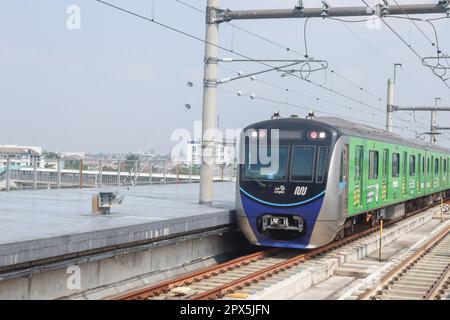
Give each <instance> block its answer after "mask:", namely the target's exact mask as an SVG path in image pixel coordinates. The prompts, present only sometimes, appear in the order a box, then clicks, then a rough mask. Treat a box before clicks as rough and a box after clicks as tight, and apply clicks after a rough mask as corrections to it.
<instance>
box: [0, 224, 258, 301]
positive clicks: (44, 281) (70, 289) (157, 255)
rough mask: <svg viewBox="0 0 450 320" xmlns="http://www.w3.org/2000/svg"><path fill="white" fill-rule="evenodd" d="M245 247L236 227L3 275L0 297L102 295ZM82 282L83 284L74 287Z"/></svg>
mask: <svg viewBox="0 0 450 320" xmlns="http://www.w3.org/2000/svg"><path fill="white" fill-rule="evenodd" d="M242 250H249V245H248V243H247V241H246V240H245V239H244V238H243V237H242V235H241V234H240V233H237V232H228V233H224V234H223V235H213V236H208V237H205V238H199V239H193V240H188V241H185V242H179V243H176V244H171V245H167V246H161V247H155V248H151V249H147V250H146V251H140V252H135V253H129V254H124V255H120V256H116V257H114V258H108V259H104V260H99V261H92V262H87V263H83V264H80V265H78V266H75V267H73V266H72V267H69V268H63V269H57V270H52V271H44V272H40V273H36V274H33V275H32V276H30V277H27V278H24V277H22V278H15V279H11V280H5V281H0V299H26V300H28V299H32V300H34V299H57V298H61V297H68V296H74V295H75V296H76V295H77V294H78V298H81V299H86V298H88V299H97V298H104V297H105V296H108V295H113V294H118V293H120V292H123V291H126V290H127V289H130V286H132V284H131V283H134V285H135V286H139V285H144V284H150V283H154V282H157V281H160V280H163V279H166V278H168V277H171V276H174V275H176V274H177V273H182V272H186V271H190V270H191V269H195V268H196V267H202V266H205V265H208V264H211V263H213V262H214V261H215V260H219V261H220V260H223V258H224V257H225V256H227V257H229V256H234V255H236V254H239V253H240V252H242ZM78 270H79V272H78ZM78 275H79V277H78ZM78 279H79V280H80V281H78ZM78 282H79V284H80V285H81V287H80V289H77V288H76V287H77V284H78Z"/></svg>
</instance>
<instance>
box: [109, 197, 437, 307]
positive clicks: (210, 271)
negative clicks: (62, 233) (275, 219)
mask: <svg viewBox="0 0 450 320" xmlns="http://www.w3.org/2000/svg"><path fill="white" fill-rule="evenodd" d="M436 206H437V205H429V206H426V207H424V208H421V209H418V210H415V211H413V212H410V213H408V214H406V215H405V216H403V217H401V218H398V219H395V220H391V221H389V222H388V223H386V224H385V226H386V227H388V226H391V225H394V224H396V223H397V222H400V221H403V220H405V219H407V218H410V217H412V216H415V215H417V214H419V213H422V212H424V211H426V210H428V209H430V208H433V207H436ZM378 230H379V226H375V227H372V228H369V229H366V230H363V231H361V232H359V233H356V234H353V235H350V236H348V237H345V238H343V239H341V240H337V241H334V242H332V243H330V244H328V245H326V246H323V247H320V248H317V249H313V250H312V251H309V252H306V253H302V254H300V255H297V256H295V257H293V258H290V259H287V260H286V261H282V262H279V263H276V264H274V265H272V266H269V267H266V268H263V269H261V270H259V271H256V272H252V273H251V274H249V275H246V276H243V277H241V278H239V279H236V280H233V281H231V282H229V283H226V284H224V285H221V286H217V287H216V288H213V289H210V290H207V291H204V292H200V293H194V294H192V295H190V296H187V297H180V299H189V300H210V299H217V298H221V297H223V296H225V295H227V294H231V293H234V292H235V291H237V290H241V289H242V288H244V287H248V286H250V285H251V284H252V283H257V282H259V281H262V280H265V279H267V278H269V277H272V276H273V275H275V274H278V273H280V272H283V271H286V270H288V269H291V268H293V267H295V266H297V265H299V264H300V263H303V262H305V261H306V260H310V259H312V258H314V257H316V256H319V255H322V254H325V253H327V252H330V251H332V250H335V249H338V248H340V247H342V246H344V245H347V244H349V243H351V242H354V241H356V240H358V239H361V238H363V237H366V236H368V235H370V234H373V233H376V232H378ZM280 251H281V249H270V250H266V251H260V252H257V253H254V254H251V255H248V256H243V257H240V258H236V259H233V260H231V261H228V262H225V263H223V264H219V265H215V266H211V267H207V268H203V269H200V270H198V271H195V272H192V273H189V274H186V275H182V276H180V277H177V278H175V279H169V280H166V281H164V282H161V283H158V284H155V285H152V286H150V287H146V288H142V289H139V290H136V291H132V292H129V293H126V294H123V295H119V296H117V297H114V298H112V300H145V299H149V298H153V297H156V296H159V295H161V294H163V293H168V292H169V291H170V290H171V289H173V288H176V287H181V286H186V285H190V284H192V283H195V282H200V281H201V280H203V279H207V278H210V277H212V276H216V275H218V274H220V273H225V272H226V271H230V270H234V269H237V268H239V267H242V266H245V265H248V264H250V263H252V262H255V261H257V260H262V259H264V258H265V257H267V256H269V255H270V254H273V253H275V252H280Z"/></svg>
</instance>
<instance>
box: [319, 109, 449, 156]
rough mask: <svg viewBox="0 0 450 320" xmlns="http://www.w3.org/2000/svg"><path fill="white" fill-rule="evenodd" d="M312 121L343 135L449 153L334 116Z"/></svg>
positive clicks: (439, 148) (433, 146)
mask: <svg viewBox="0 0 450 320" xmlns="http://www.w3.org/2000/svg"><path fill="white" fill-rule="evenodd" d="M314 121H318V122H321V123H324V124H328V125H330V126H332V127H334V128H336V129H338V130H339V131H341V132H342V134H344V135H349V136H355V137H361V138H369V139H374V140H381V141H385V142H389V143H397V144H401V145H407V146H414V147H417V148H423V149H425V150H429V151H436V152H446V153H450V149H448V148H444V147H441V146H437V145H431V144H427V143H423V142H420V141H417V140H413V139H406V138H403V137H402V136H400V135H398V134H395V133H392V132H389V131H386V130H383V129H379V128H375V127H371V126H368V125H363V124H359V123H353V122H350V121H347V120H345V119H341V118H336V117H317V118H315V119H314Z"/></svg>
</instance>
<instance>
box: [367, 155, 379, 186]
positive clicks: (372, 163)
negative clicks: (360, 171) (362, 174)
mask: <svg viewBox="0 0 450 320" xmlns="http://www.w3.org/2000/svg"><path fill="white" fill-rule="evenodd" d="M369 179H372V180H373V179H378V151H370V152H369Z"/></svg>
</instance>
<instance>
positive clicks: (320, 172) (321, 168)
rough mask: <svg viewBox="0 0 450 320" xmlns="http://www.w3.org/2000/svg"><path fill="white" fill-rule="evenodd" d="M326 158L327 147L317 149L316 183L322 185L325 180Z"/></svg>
mask: <svg viewBox="0 0 450 320" xmlns="http://www.w3.org/2000/svg"><path fill="white" fill-rule="evenodd" d="M327 158H328V147H319V156H318V157H317V177H316V180H317V183H323V180H324V178H325V169H326V164H327Z"/></svg>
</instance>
